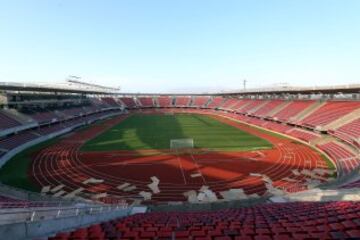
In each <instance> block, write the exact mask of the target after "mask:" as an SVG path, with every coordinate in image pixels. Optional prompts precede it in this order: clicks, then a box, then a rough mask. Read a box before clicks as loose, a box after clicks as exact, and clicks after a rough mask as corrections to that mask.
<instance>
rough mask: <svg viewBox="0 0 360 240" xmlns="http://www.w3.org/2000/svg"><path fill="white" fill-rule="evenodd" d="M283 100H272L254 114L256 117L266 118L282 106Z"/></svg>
mask: <svg viewBox="0 0 360 240" xmlns="http://www.w3.org/2000/svg"><path fill="white" fill-rule="evenodd" d="M282 103H283V101H282V100H270V101H269V102H267V103H266V104H264V105H263V106H261V107H260V108H259V109H257V110H256V111H255V112H253V114H254V115H256V116H266V115H267V114H268V113H269V112H270V111H271V110H273V109H274V108H276V107H277V106H279V105H280V104H282Z"/></svg>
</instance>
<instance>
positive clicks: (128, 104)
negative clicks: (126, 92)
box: [120, 97, 137, 109]
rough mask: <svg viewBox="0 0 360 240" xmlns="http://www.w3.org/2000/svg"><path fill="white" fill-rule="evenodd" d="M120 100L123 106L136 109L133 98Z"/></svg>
mask: <svg viewBox="0 0 360 240" xmlns="http://www.w3.org/2000/svg"><path fill="white" fill-rule="evenodd" d="M120 100H121V101H122V102H123V103H124V105H125V106H126V107H128V108H130V109H131V108H135V107H137V105H136V102H135V101H134V98H132V97H122V98H120Z"/></svg>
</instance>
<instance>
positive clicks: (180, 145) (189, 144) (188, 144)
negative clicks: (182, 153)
mask: <svg viewBox="0 0 360 240" xmlns="http://www.w3.org/2000/svg"><path fill="white" fill-rule="evenodd" d="M188 148H194V140H193V139H192V138H181V139H171V140H170V149H188Z"/></svg>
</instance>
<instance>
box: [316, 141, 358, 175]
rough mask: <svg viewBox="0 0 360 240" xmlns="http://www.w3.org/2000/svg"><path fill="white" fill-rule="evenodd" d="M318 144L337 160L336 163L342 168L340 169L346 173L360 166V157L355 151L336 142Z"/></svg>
mask: <svg viewBox="0 0 360 240" xmlns="http://www.w3.org/2000/svg"><path fill="white" fill-rule="evenodd" d="M317 146H318V147H319V148H320V149H321V150H323V151H324V152H326V153H327V154H328V155H329V156H330V157H331V158H332V159H333V160H335V161H336V165H337V166H338V167H339V168H340V169H338V170H339V171H341V172H343V173H345V174H347V173H349V172H351V171H352V170H354V169H355V168H357V167H358V166H360V159H359V158H358V157H357V156H355V154H354V153H353V152H351V151H349V150H348V149H346V148H345V147H343V146H341V145H339V144H337V143H335V142H328V143H325V144H320V145H317Z"/></svg>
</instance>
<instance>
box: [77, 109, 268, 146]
mask: <svg viewBox="0 0 360 240" xmlns="http://www.w3.org/2000/svg"><path fill="white" fill-rule="evenodd" d="M184 138H190V139H193V141H194V148H197V149H209V150H219V151H238V150H241V151H245V150H256V149H268V148H271V147H272V145H271V143H269V142H268V141H266V140H264V139H261V138H259V137H257V136H254V135H251V134H249V133H247V132H244V131H241V130H240V129H238V128H235V127H233V126H230V125H227V124H225V123H222V122H220V121H217V120H216V119H213V118H211V117H209V116H205V115H197V114H174V115H160V114H153V115H149V114H134V115H131V116H130V117H128V118H126V119H125V120H124V121H122V122H121V123H119V124H118V125H116V126H114V127H112V128H111V129H109V130H107V131H105V132H104V133H102V134H100V135H99V136H97V137H96V138H94V139H92V140H90V141H88V142H86V143H85V144H84V146H83V147H82V149H81V150H82V151H116V150H147V149H169V148H170V140H171V139H184Z"/></svg>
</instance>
